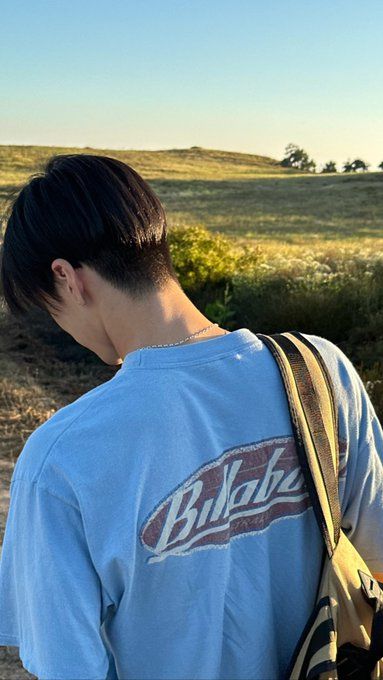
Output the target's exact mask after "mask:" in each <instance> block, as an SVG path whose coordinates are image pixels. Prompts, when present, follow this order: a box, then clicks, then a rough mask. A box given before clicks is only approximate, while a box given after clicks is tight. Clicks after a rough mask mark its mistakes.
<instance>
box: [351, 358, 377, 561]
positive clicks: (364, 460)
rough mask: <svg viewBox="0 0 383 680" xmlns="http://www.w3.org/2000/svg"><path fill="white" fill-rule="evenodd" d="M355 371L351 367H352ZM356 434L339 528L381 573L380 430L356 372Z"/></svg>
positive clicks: (364, 557) (373, 410)
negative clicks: (357, 396)
mask: <svg viewBox="0 0 383 680" xmlns="http://www.w3.org/2000/svg"><path fill="white" fill-rule="evenodd" d="M354 370H355V369H354ZM356 382H357V386H358V389H359V403H360V405H361V418H360V425H359V436H358V437H357V438H356V439H355V441H354V442H350V453H349V460H348V462H347V474H346V486H345V492H344V503H343V505H344V509H343V519H342V528H343V530H344V531H345V533H346V535H347V537H348V538H349V539H350V541H351V542H352V543H353V545H354V546H355V547H356V549H357V550H358V552H360V554H361V556H362V557H363V559H364V561H365V562H366V564H367V565H368V567H369V568H370V570H371V571H373V572H375V573H376V572H380V573H382V572H383V430H382V426H381V423H380V421H379V419H378V416H377V414H376V412H375V409H374V407H373V405H372V403H371V400H370V397H369V396H368V393H367V391H366V388H365V387H364V385H363V382H362V380H361V378H360V376H359V375H357V376H356Z"/></svg>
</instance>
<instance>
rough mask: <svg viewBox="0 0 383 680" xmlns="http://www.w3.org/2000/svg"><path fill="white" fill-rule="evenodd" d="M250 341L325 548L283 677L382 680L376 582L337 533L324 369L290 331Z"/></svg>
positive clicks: (381, 619)
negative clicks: (289, 434) (260, 345)
mask: <svg viewBox="0 0 383 680" xmlns="http://www.w3.org/2000/svg"><path fill="white" fill-rule="evenodd" d="M257 336H258V337H259V338H260V339H261V340H262V341H263V342H264V343H265V344H266V345H267V347H268V348H269V349H270V351H271V353H272V355H273V357H274V358H275V360H276V362H277V364H278V367H279V370H280V373H281V376H282V379H283V382H284V386H285V389H286V394H287V397H288V403H289V409H290V415H291V420H292V425H293V431H294V437H295V443H296V448H297V453H298V457H299V462H300V465H301V468H302V472H303V475H304V479H305V483H306V487H307V490H308V492H309V495H310V499H311V502H312V505H313V509H314V513H315V517H316V519H317V522H318V524H319V527H320V530H321V533H322V536H323V540H324V545H325V549H324V556H323V563H322V571H321V575H320V582H319V586H318V592H317V597H316V604H315V607H314V609H313V611H312V613H311V616H310V617H309V620H308V621H307V625H306V626H305V628H304V630H303V632H302V635H301V638H300V640H299V642H298V644H297V646H296V649H295V652H294V654H293V657H292V659H291V661H290V664H289V667H288V670H287V672H286V676H285V678H286V680H330V679H331V680H343V678H352V679H353V680H371V679H374V680H375V679H378V678H383V589H382V588H383V584H382V583H380V582H379V581H377V580H376V579H375V578H374V577H373V576H372V574H371V572H370V570H369V568H368V566H367V565H366V564H365V562H364V561H363V557H362V556H361V555H360V554H359V553H358V551H357V550H356V549H355V547H354V546H353V545H352V543H351V542H350V541H349V539H348V538H347V536H346V535H345V533H344V532H343V530H342V528H341V510H340V502H339V495H338V470H339V442H338V413H337V408H336V402H335V398H334V388H333V385H332V381H331V377H330V375H329V372H328V369H327V366H326V364H325V362H324V360H323V358H322V356H321V354H320V352H319V351H318V349H317V348H316V347H315V346H314V345H313V344H312V343H310V342H309V341H308V340H307V339H306V338H305V337H304V336H302V335H301V334H300V333H298V332H296V331H291V332H285V333H277V334H274V335H263V334H261V333H257ZM382 531H383V527H382ZM382 571H383V569H382Z"/></svg>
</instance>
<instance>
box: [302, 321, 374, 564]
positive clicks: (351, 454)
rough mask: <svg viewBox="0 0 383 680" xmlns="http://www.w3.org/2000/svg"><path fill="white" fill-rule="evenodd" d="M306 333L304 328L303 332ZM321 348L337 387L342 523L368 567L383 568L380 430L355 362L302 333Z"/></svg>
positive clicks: (320, 340)
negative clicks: (340, 447)
mask: <svg viewBox="0 0 383 680" xmlns="http://www.w3.org/2000/svg"><path fill="white" fill-rule="evenodd" d="M304 335H306V334H304ZM306 337H307V338H308V339H309V340H311V341H312V342H313V343H314V344H315V345H316V346H317V348H318V349H319V351H320V353H321V355H322V356H323V358H324V360H325V362H326V364H327V368H328V370H329V373H330V376H331V378H332V382H333V384H334V387H335V397H336V401H337V409H338V414H339V420H340V422H341V424H342V426H341V429H340V432H339V435H340V440H342V448H343V445H345V449H344V454H345V455H344V457H343V456H342V458H341V461H340V471H339V473H340V486H339V491H340V499H341V511H342V521H341V526H342V529H343V531H344V532H345V534H346V536H347V537H348V539H349V540H350V541H351V543H352V544H353V545H354V546H355V548H356V549H357V550H358V552H359V553H360V555H361V556H362V558H363V559H364V561H365V562H366V564H367V566H368V567H369V568H370V570H371V571H372V572H375V573H377V572H380V573H381V572H383V431H382V426H381V423H380V421H379V418H378V416H377V413H376V411H375V408H374V406H373V404H372V402H371V399H370V397H369V395H368V392H367V390H366V387H365V385H364V383H363V380H362V378H361V376H360V375H359V373H358V371H357V369H356V367H355V366H354V364H353V363H352V361H351V360H350V359H349V358H348V356H347V355H346V354H345V353H344V352H343V351H342V350H341V349H340V348H339V347H338V346H337V345H335V344H334V343H332V342H331V341H330V340H327V339H326V338H322V337H320V336H316V335H306Z"/></svg>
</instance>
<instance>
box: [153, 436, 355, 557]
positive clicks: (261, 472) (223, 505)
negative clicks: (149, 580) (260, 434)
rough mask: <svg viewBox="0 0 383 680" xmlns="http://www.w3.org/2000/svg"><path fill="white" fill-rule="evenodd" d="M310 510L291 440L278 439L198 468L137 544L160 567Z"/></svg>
mask: <svg viewBox="0 0 383 680" xmlns="http://www.w3.org/2000/svg"><path fill="white" fill-rule="evenodd" d="M340 447H341V442H340ZM341 453H342V451H341ZM340 467H341V466H340ZM342 472H343V470H340V476H341V474H342ZM310 506H311V501H310V498H309V496H308V492H307V489H306V486H305V482H304V479H303V475H302V472H301V468H300V466H299V462H298V458H297V453H296V448H295V441H294V437H292V436H287V437H276V438H273V439H268V440H265V441H262V442H258V443H252V444H248V445H245V446H239V447H235V448H233V449H229V450H228V451H225V452H224V453H223V454H222V455H221V456H219V458H216V459H215V460H213V461H210V462H209V463H206V464H205V465H203V466H202V467H201V468H199V469H198V470H197V471H196V472H195V473H193V475H191V476H190V477H189V478H188V479H187V480H186V481H184V482H183V483H182V485H180V486H179V487H177V488H176V489H175V490H173V491H172V492H171V493H170V494H169V495H168V496H167V497H166V498H165V500H164V501H163V502H162V503H161V504H160V505H159V506H158V507H156V508H155V510H154V511H153V512H152V513H151V514H150V516H149V518H148V519H147V520H146V521H145V522H144V524H143V526H142V529H141V531H140V540H141V542H142V544H143V545H144V546H145V547H146V548H147V549H148V550H150V551H151V552H152V553H153V556H152V557H149V559H148V562H149V563H151V562H158V561H161V560H163V559H165V558H166V557H168V556H169V555H177V556H181V555H187V554H189V553H191V552H193V551H194V550H201V549H203V548H219V547H224V545H225V544H227V543H228V542H229V541H230V539H231V538H233V537H239V536H242V535H244V534H248V533H256V532H260V531H264V530H265V529H267V527H269V525H270V524H271V523H272V522H274V521H276V520H278V519H280V518H283V517H292V516H295V515H299V514H301V513H302V512H304V511H305V510H307V508H308V507H310Z"/></svg>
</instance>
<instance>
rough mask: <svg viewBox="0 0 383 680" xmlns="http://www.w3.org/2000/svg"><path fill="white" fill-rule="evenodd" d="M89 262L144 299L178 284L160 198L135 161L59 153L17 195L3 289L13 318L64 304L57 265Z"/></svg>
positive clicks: (9, 213)
mask: <svg viewBox="0 0 383 680" xmlns="http://www.w3.org/2000/svg"><path fill="white" fill-rule="evenodd" d="M58 257H59V258H63V259H65V260H67V261H68V262H69V263H70V264H71V265H72V267H73V268H79V267H81V265H82V264H86V265H88V266H89V267H91V268H92V269H94V270H95V271H96V272H97V273H98V274H99V275H100V276H101V277H103V278H104V279H105V280H106V281H108V282H109V283H110V284H112V285H113V286H114V287H115V288H117V289H120V290H123V291H125V292H127V293H129V294H130V295H131V296H132V297H134V298H140V299H141V298H142V297H144V296H145V294H146V293H150V292H154V291H155V290H156V289H161V288H162V287H163V286H164V285H165V284H166V283H167V282H168V281H169V280H170V279H173V280H174V281H176V282H177V284H178V285H180V284H179V281H178V278H177V274H176V272H175V270H174V267H173V263H172V260H171V255H170V251H169V244H168V241H167V223H166V215H165V211H164V208H163V206H162V204H161V201H160V200H159V198H158V197H157V195H156V194H155V193H154V191H153V189H152V188H151V187H150V186H149V184H148V183H147V182H146V181H145V180H144V179H143V178H142V177H141V176H140V175H139V174H138V173H137V172H136V171H135V170H134V169H133V168H132V167H130V166H129V165H127V164H126V163H124V162H122V161H120V160H117V159H116V158H111V157H109V156H100V155H93V154H59V155H55V156H53V157H51V158H50V159H49V160H48V162H47V163H46V165H45V167H44V170H43V171H42V172H39V173H35V174H34V175H32V176H31V177H30V178H29V180H28V181H27V183H26V184H25V185H24V186H23V188H22V189H21V190H20V191H19V192H18V194H17V196H16V198H14V199H13V200H12V203H11V205H10V206H9V208H8V211H7V218H6V228H5V232H4V240H3V244H2V248H1V254H0V258H1V261H0V265H1V276H0V280H1V286H2V293H3V296H4V300H5V303H6V304H7V306H8V309H9V311H10V312H11V313H12V314H14V315H17V316H18V315H20V314H23V313H25V312H27V311H28V310H29V309H30V308H31V305H36V306H37V307H40V308H41V309H44V310H46V309H47V307H46V302H48V303H49V305H50V306H51V307H53V308H55V309H57V306H56V305H55V304H54V301H56V302H57V303H59V305H60V304H61V303H62V299H61V297H60V295H59V292H58V290H57V288H56V286H55V281H54V272H53V271H52V269H51V263H52V261H53V260H54V259H55V258H58Z"/></svg>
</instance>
